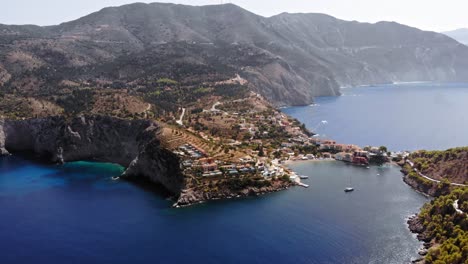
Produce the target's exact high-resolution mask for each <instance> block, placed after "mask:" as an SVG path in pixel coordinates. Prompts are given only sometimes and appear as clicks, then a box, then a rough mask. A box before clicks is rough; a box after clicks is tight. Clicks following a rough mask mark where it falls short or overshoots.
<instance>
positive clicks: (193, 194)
mask: <svg viewBox="0 0 468 264" xmlns="http://www.w3.org/2000/svg"><path fill="white" fill-rule="evenodd" d="M291 186H294V184H293V183H292V182H284V183H281V184H278V183H277V184H274V185H272V186H269V187H262V188H255V187H248V188H245V189H242V190H239V191H231V190H228V189H225V190H220V191H217V192H203V191H202V190H197V189H194V188H191V189H185V190H182V192H181V194H180V197H179V198H178V199H177V201H176V202H175V203H174V204H173V206H172V207H175V208H180V207H188V206H191V205H195V204H200V203H204V202H208V201H212V200H225V199H236V198H245V197H256V196H262V195H265V194H269V193H274V192H279V191H283V190H287V189H289V188H290V187H291Z"/></svg>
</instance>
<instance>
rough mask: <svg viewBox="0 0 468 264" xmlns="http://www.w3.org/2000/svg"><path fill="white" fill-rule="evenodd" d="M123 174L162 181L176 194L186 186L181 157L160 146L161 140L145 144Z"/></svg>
mask: <svg viewBox="0 0 468 264" xmlns="http://www.w3.org/2000/svg"><path fill="white" fill-rule="evenodd" d="M122 176H124V177H129V178H132V177H138V176H145V177H146V178H148V179H150V180H151V181H153V182H158V183H161V184H162V185H163V186H165V187H166V189H168V190H169V191H171V192H172V193H175V194H179V193H180V192H181V190H182V188H183V186H185V184H184V176H183V174H182V172H181V170H180V162H179V158H178V157H177V156H176V155H175V154H174V153H172V152H171V151H169V150H167V149H162V148H160V147H159V141H151V142H150V143H149V144H147V145H145V146H144V148H143V150H142V151H141V152H140V154H139V155H138V157H137V158H136V159H135V160H133V161H132V163H131V164H130V166H129V167H128V169H127V170H126V171H125V172H124V174H123V175H122ZM168 176H169V177H168Z"/></svg>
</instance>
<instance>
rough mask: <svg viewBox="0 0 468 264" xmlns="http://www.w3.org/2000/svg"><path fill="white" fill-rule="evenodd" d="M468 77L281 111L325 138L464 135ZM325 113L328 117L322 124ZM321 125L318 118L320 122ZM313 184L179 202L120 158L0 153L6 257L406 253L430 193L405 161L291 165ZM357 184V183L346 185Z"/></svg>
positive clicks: (104, 259) (441, 140)
mask: <svg viewBox="0 0 468 264" xmlns="http://www.w3.org/2000/svg"><path fill="white" fill-rule="evenodd" d="M465 102H468V85H463V84H433V83H430V84H423V83H420V84H399V85H385V86H375V87H357V88H349V89H345V90H344V92H343V96H341V97H338V98H326V97H324V98H318V99H317V100H316V102H315V104H314V105H313V106H306V107H293V108H288V109H284V112H285V113H288V114H290V115H292V116H294V117H296V118H298V119H299V120H301V121H302V122H305V123H306V124H307V126H308V127H309V128H310V129H314V130H316V131H317V133H318V134H320V135H321V136H322V135H323V136H324V137H330V138H334V139H337V140H338V141H340V142H345V143H355V144H360V145H366V144H369V145H379V146H380V145H386V146H388V147H389V148H390V149H392V150H404V149H409V150H414V149H419V148H425V149H445V148H449V147H454V146H461V145H467V143H468V126H467V123H468V122H466V121H467V120H466V117H465V116H464V113H467V112H468V106H467V105H466V103H465ZM322 121H326V122H322ZM318 123H320V125H319V126H318V127H317V124H318ZM291 167H292V169H294V170H295V171H296V172H297V173H298V174H300V175H307V176H309V179H308V180H304V182H305V183H307V184H309V185H310V187H309V188H302V187H294V188H291V189H289V190H287V191H282V192H278V193H273V194H269V195H265V196H262V197H257V198H244V199H233V200H227V201H215V202H209V203H205V204H201V205H197V206H192V207H189V208H183V209H173V208H171V204H172V202H171V201H169V200H167V199H166V198H165V196H164V195H162V194H161V193H160V192H159V191H158V190H157V189H153V188H147V187H143V186H142V185H139V184H134V183H130V182H126V181H122V180H117V181H116V180H113V179H112V177H113V176H118V175H120V174H121V173H122V171H123V168H122V167H120V166H118V165H114V164H103V163H92V162H73V163H67V164H65V165H45V164H41V163H37V162H34V161H32V160H30V159H26V158H23V157H19V156H10V157H5V158H0V249H1V251H0V263H2V264H8V263H213V264H214V263H216V264H219V263H409V262H410V261H411V260H413V259H415V258H417V257H418V255H417V251H418V248H419V247H420V246H421V243H420V242H419V241H418V240H417V239H416V237H415V235H413V234H411V233H410V232H409V230H408V228H407V224H406V220H407V218H408V217H410V216H411V215H413V214H415V213H417V212H418V210H419V209H420V207H421V206H422V205H423V204H424V203H425V202H428V201H429V200H428V199H427V198H426V197H424V196H423V195H421V194H419V193H417V192H415V191H413V190H412V189H411V188H410V187H409V186H407V185H406V184H405V183H404V182H403V181H402V174H401V173H400V171H399V168H398V167H395V166H385V167H371V168H370V169H366V168H364V167H355V166H352V165H347V164H344V163H339V162H334V161H322V162H316V161H309V162H297V163H293V164H291ZM350 184H351V185H352V186H353V187H354V188H355V191H354V192H352V193H345V192H344V191H343V190H344V188H345V187H347V186H348V185H350Z"/></svg>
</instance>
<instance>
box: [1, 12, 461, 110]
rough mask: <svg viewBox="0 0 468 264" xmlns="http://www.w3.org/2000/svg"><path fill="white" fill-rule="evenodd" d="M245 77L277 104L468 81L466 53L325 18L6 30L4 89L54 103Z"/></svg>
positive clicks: (112, 16)
mask: <svg viewBox="0 0 468 264" xmlns="http://www.w3.org/2000/svg"><path fill="white" fill-rule="evenodd" d="M236 74H239V75H240V76H241V77H243V78H245V79H247V80H248V81H249V83H250V87H251V89H253V90H255V91H257V92H259V93H261V94H262V95H264V96H265V97H266V98H267V99H269V100H270V101H271V102H273V103H274V104H276V105H298V104H308V103H311V102H312V100H313V97H315V96H330V95H338V94H339V93H340V89H339V88H340V86H351V85H361V84H378V83H391V82H397V81H398V82H403V81H468V47H467V46H464V45H461V44H460V43H458V42H456V41H454V40H453V39H451V38H449V37H447V36H445V35H443V34H439V33H435V32H425V31H421V30H418V29H416V28H411V27H408V26H404V25H400V24H397V23H393V22H392V23H390V22H380V23H377V24H368V23H359V22H355V21H353V22H348V21H343V20H339V19H336V18H333V17H331V16H328V15H323V14H287V13H284V14H280V15H277V16H273V17H269V18H265V17H261V16H258V15H256V14H253V13H251V12H249V11H247V10H244V9H242V8H240V7H238V6H235V5H232V4H227V5H215V6H202V7H195V6H185V5H176V4H161V3H153V4H142V3H137V4H131V5H125V6H121V7H111V8H105V9H103V10H101V11H99V12H96V13H93V14H90V15H88V16H85V17H83V18H80V19H78V20H75V21H71V22H68V23H63V24H60V25H57V26H50V27H37V26H7V25H0V89H5V90H9V91H13V90H14V91H16V93H21V92H23V93H27V94H28V95H38V96H48V95H50V94H51V93H52V94H53V92H54V89H58V88H57V87H59V88H60V87H61V86H63V84H64V83H67V84H69V83H70V82H71V83H74V84H78V85H87V86H89V85H94V84H96V83H110V84H111V86H112V87H122V86H124V87H129V88H131V87H135V86H144V85H149V84H150V83H151V80H155V79H158V78H163V77H168V78H172V79H176V80H177V81H179V82H181V83H192V84H193V83H203V82H205V81H206V80H213V79H226V78H229V77H233V76H235V75H236Z"/></svg>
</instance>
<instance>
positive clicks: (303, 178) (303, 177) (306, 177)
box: [299, 175, 309, 180]
mask: <svg viewBox="0 0 468 264" xmlns="http://www.w3.org/2000/svg"><path fill="white" fill-rule="evenodd" d="M299 178H301V179H302V180H305V179H309V176H306V175H301V176H299Z"/></svg>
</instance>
